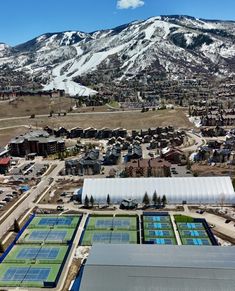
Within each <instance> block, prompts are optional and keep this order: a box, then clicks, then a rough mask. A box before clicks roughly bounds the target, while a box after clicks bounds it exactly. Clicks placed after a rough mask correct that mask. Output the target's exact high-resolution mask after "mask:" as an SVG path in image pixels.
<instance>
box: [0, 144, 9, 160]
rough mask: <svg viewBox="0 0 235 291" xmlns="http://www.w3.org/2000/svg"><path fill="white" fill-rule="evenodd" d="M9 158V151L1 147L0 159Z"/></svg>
mask: <svg viewBox="0 0 235 291" xmlns="http://www.w3.org/2000/svg"><path fill="white" fill-rule="evenodd" d="M8 156H9V150H8V149H5V148H1V147H0V158H5V157H8Z"/></svg>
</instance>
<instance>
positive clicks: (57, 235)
mask: <svg viewBox="0 0 235 291" xmlns="http://www.w3.org/2000/svg"><path fill="white" fill-rule="evenodd" d="M73 234H74V229H45V230H44V229H43V230H38V229H29V230H28V231H27V232H26V233H23V238H22V239H21V240H20V242H21V243H36V244H37V243H43V242H44V243H68V241H70V240H71V239H72V237H73Z"/></svg>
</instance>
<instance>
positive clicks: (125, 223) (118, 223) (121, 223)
mask: <svg viewBox="0 0 235 291" xmlns="http://www.w3.org/2000/svg"><path fill="white" fill-rule="evenodd" d="M113 226H114V227H129V226H130V219H117V218H115V219H114V220H113Z"/></svg>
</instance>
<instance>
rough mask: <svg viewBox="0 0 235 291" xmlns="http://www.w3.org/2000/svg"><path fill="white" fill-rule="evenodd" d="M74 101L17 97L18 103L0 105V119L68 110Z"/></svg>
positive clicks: (39, 97) (64, 98)
mask: <svg viewBox="0 0 235 291" xmlns="http://www.w3.org/2000/svg"><path fill="white" fill-rule="evenodd" d="M74 104H75V101H74V100H73V99H71V98H66V97H61V98H49V97H41V96H24V97H19V99H18V101H14V102H12V103H9V102H2V103H0V117H1V118H5V117H15V116H26V115H29V116H30V115H31V114H49V112H50V111H51V110H53V111H54V112H58V111H60V110H69V108H70V107H71V106H74Z"/></svg>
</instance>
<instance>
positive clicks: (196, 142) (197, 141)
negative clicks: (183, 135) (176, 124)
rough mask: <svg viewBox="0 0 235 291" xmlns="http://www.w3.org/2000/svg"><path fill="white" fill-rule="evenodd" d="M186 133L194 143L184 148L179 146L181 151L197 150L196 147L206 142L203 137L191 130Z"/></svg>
mask: <svg viewBox="0 0 235 291" xmlns="http://www.w3.org/2000/svg"><path fill="white" fill-rule="evenodd" d="M187 135H188V136H189V137H190V138H191V139H193V140H194V144H193V145H191V146H189V147H185V148H181V149H182V150H183V151H185V152H195V151H197V149H198V148H199V147H200V146H202V145H204V144H205V143H206V140H205V138H203V137H201V136H200V135H198V134H195V133H192V132H187Z"/></svg>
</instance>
